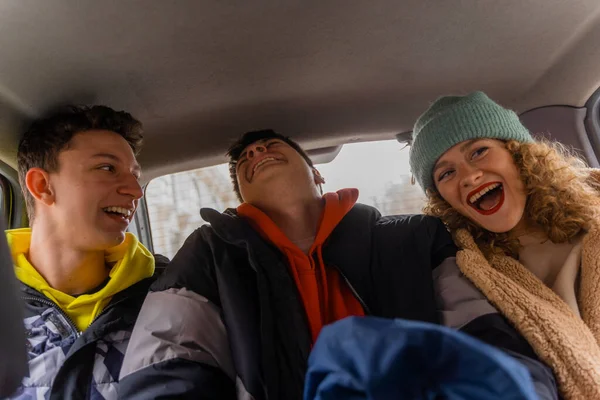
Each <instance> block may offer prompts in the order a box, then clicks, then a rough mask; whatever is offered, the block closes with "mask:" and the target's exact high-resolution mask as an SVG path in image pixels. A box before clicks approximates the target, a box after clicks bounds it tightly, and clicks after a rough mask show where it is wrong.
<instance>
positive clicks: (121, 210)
mask: <svg viewBox="0 0 600 400" xmlns="http://www.w3.org/2000/svg"><path fill="white" fill-rule="evenodd" d="M103 210H104V211H107V212H113V213H119V214H121V215H123V216H125V217H129V216H130V215H131V213H132V210H129V209H127V208H123V207H114V206H113V207H106V208H103Z"/></svg>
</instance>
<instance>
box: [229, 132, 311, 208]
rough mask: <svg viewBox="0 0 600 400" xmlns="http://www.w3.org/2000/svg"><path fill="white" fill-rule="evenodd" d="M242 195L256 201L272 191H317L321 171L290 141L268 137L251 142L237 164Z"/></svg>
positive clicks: (251, 201) (252, 201)
mask: <svg viewBox="0 0 600 400" xmlns="http://www.w3.org/2000/svg"><path fill="white" fill-rule="evenodd" d="M236 173H237V182H238V185H239V189H240V193H241V196H242V199H243V200H244V201H245V202H247V203H250V204H252V203H255V202H256V201H257V200H259V199H261V198H262V197H264V194H265V193H266V192H267V191H269V192H277V193H284V192H288V193H289V192H290V191H292V192H296V191H302V192H306V191H307V190H309V191H310V190H314V191H315V192H316V193H318V186H317V185H318V184H319V183H320V181H319V178H320V176H319V175H318V172H316V170H315V169H314V168H311V167H310V166H309V165H308V164H307V162H306V160H304V158H303V157H302V156H301V155H300V154H299V153H298V152H297V151H296V150H294V149H293V148H292V147H291V146H290V145H288V144H287V143H285V142H284V141H282V140H280V139H275V138H271V139H265V140H259V141H256V142H254V143H252V144H250V145H248V146H247V147H246V148H245V149H244V150H243V151H242V153H241V154H240V156H239V158H238V160H237V164H236Z"/></svg>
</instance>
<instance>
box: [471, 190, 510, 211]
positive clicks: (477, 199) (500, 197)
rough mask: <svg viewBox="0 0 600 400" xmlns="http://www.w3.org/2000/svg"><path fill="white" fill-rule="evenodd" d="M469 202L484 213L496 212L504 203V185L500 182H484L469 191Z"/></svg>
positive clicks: (476, 209)
mask: <svg viewBox="0 0 600 400" xmlns="http://www.w3.org/2000/svg"><path fill="white" fill-rule="evenodd" d="M467 203H468V204H469V206H471V207H472V208H473V209H474V210H475V211H477V212H478V213H480V214H482V215H491V214H494V213H495V212H496V211H498V210H499V209H500V208H501V207H502V205H503V204H504V187H503V186H502V183H500V182H489V183H486V184H483V185H481V186H479V187H478V188H477V189H475V190H473V191H472V192H470V193H469V195H468V196H467Z"/></svg>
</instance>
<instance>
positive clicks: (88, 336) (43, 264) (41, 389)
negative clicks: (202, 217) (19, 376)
mask: <svg viewBox="0 0 600 400" xmlns="http://www.w3.org/2000/svg"><path fill="white" fill-rule="evenodd" d="M141 142H142V126H141V124H140V122H139V121H137V120H136V119H134V118H133V117H132V116H131V115H130V114H128V113H126V112H123V111H119V112H118V111H115V110H113V109H111V108H108V107H104V106H93V107H68V108H66V109H64V110H61V111H58V112H56V113H53V114H52V115H49V116H47V117H45V118H42V119H39V120H37V121H35V122H34V123H33V124H32V125H31V127H30V128H29V130H27V132H26V133H25V134H24V136H23V138H22V140H21V142H20V144H19V149H18V156H17V157H18V168H19V182H20V185H21V188H22V190H23V194H24V196H25V200H26V205H27V212H28V216H29V221H30V226H31V228H25V229H15V230H9V231H7V238H8V243H9V246H10V249H11V253H12V257H13V262H14V265H15V274H16V276H17V278H18V279H19V280H20V282H21V295H22V299H23V302H24V304H25V310H24V312H25V319H24V324H25V329H26V334H27V343H26V345H27V352H28V358H29V373H28V375H27V376H26V377H25V378H24V379H23V382H22V385H21V387H20V388H19V389H18V390H17V392H16V393H14V394H13V395H12V397H11V398H16V399H33V398H35V399H40V398H44V399H83V398H90V399H109V398H116V386H117V382H118V377H119V372H120V369H121V364H122V360H123V355H124V354H125V350H126V348H127V345H128V342H129V337H130V335H131V330H132V328H133V324H134V323H135V320H136V318H137V314H138V312H139V309H140V307H141V305H142V302H143V300H144V297H145V294H146V292H147V289H148V286H149V283H150V280H151V279H150V278H151V277H152V275H153V273H154V258H153V256H152V254H151V253H150V252H149V251H148V250H147V249H146V248H145V247H144V246H143V245H142V244H141V243H139V242H138V240H137V238H136V237H135V236H134V235H132V234H131V233H128V232H127V227H128V225H129V223H130V222H131V220H132V218H133V215H134V213H135V211H136V208H137V205H138V201H139V199H140V198H141V197H142V194H143V192H142V188H141V186H140V184H139V182H138V180H139V177H140V166H139V164H138V163H137V161H136V154H137V152H138V151H139V149H140V146H141Z"/></svg>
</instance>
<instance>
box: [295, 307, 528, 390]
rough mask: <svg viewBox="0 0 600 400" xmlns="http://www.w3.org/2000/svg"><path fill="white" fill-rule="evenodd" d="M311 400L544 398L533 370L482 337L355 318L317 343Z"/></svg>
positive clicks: (420, 325)
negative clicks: (531, 372)
mask: <svg viewBox="0 0 600 400" xmlns="http://www.w3.org/2000/svg"><path fill="white" fill-rule="evenodd" d="M304 399H305V400H329V399H340V400H364V399H373V400H387V399H395V400H397V399H410V400H417V399H418V400H421V399H423V400H441V399H445V400H482V399H486V400H495V399H498V400H499V399H503V400H505V399H511V400H517V399H518V400H537V395H536V394H535V390H534V386H533V383H532V381H531V378H530V376H529V372H528V371H527V370H526V369H525V367H523V366H521V365H520V364H519V362H517V361H516V360H514V359H513V358H511V357H510V356H508V355H507V354H505V353H503V352H502V351H500V350H498V349H495V348H493V347H491V346H489V345H486V344H484V343H483V342H481V341H479V340H477V339H474V338H472V337H470V336H468V335H466V334H463V333H460V332H458V331H455V330H451V329H449V328H445V327H443V326H438V325H433V324H427V323H422V322H414V321H407V320H400V319H395V320H392V319H383V318H376V317H349V318H345V319H343V320H341V321H338V322H336V323H334V324H331V325H329V326H326V327H325V328H324V329H323V330H322V331H321V334H320V336H319V338H318V339H317V342H316V343H315V346H314V347H313V351H312V353H311V355H310V358H309V366H308V372H307V377H306V385H305V390H304Z"/></svg>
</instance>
